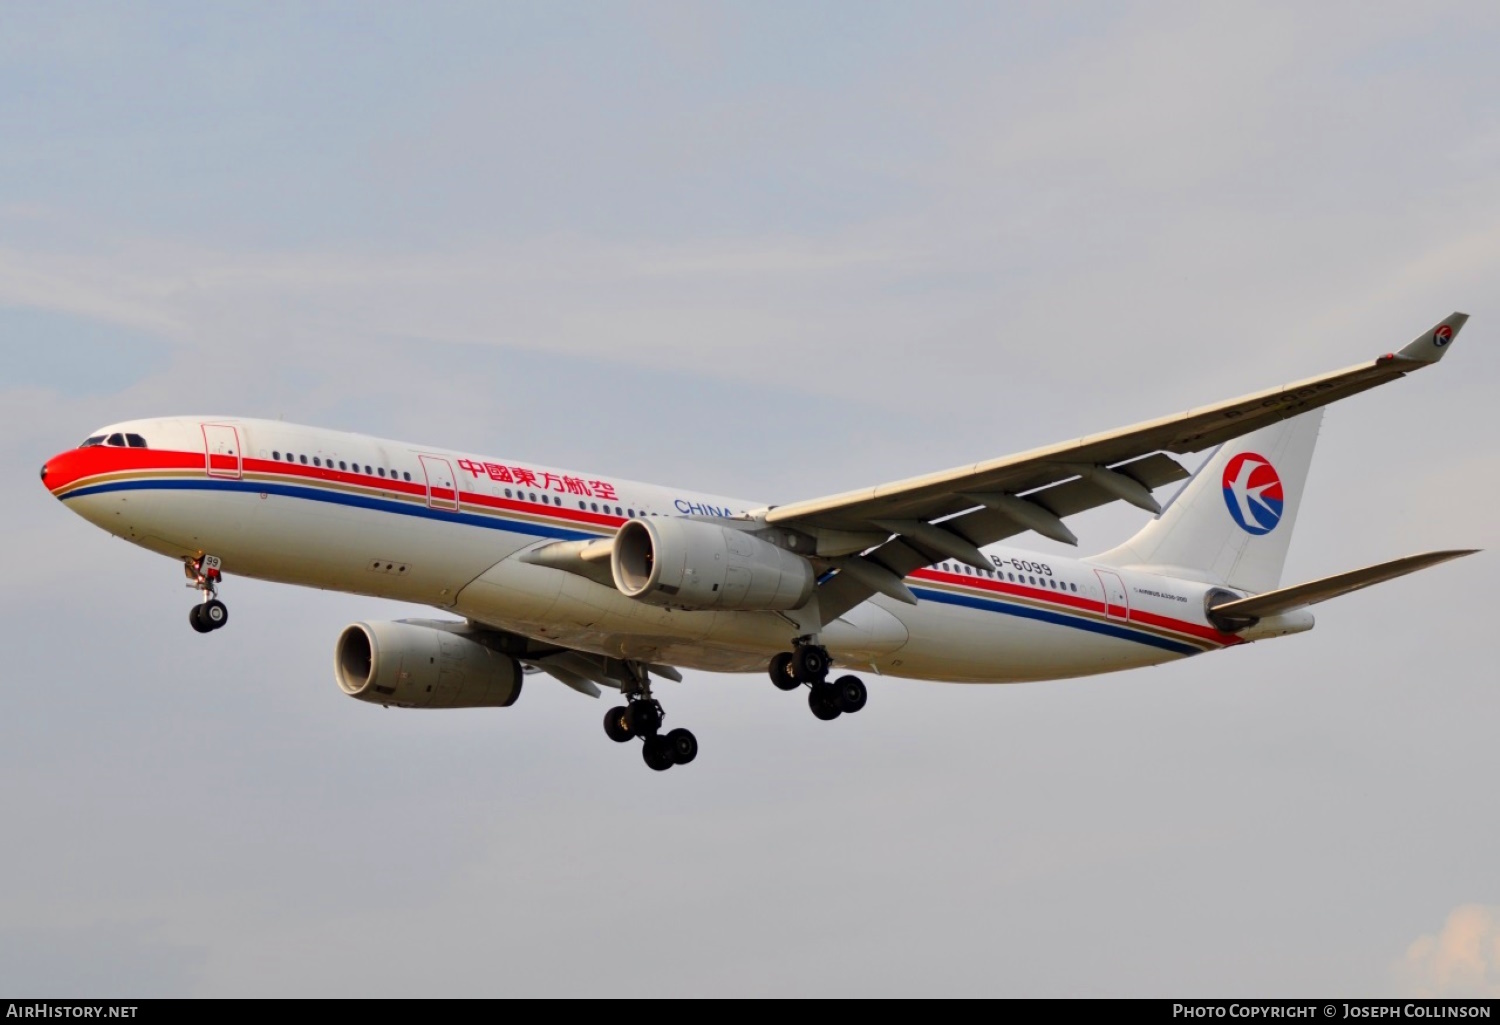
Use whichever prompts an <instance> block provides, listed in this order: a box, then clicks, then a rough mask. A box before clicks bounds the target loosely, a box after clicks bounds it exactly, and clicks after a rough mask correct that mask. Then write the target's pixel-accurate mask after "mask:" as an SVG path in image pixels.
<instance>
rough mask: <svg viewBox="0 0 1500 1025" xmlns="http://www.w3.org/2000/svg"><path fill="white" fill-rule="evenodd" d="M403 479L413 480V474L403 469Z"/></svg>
mask: <svg viewBox="0 0 1500 1025" xmlns="http://www.w3.org/2000/svg"><path fill="white" fill-rule="evenodd" d="M401 479H402V480H411V474H409V473H406V472H405V471H403V472H402V474H401Z"/></svg>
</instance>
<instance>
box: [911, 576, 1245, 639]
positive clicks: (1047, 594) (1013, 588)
mask: <svg viewBox="0 0 1500 1025" xmlns="http://www.w3.org/2000/svg"><path fill="white" fill-rule="evenodd" d="M910 576H912V577H915V578H917V579H919V580H930V581H936V582H940V583H945V584H958V585H959V586H961V587H969V588H973V589H974V590H976V591H989V592H992V593H994V594H1003V595H1011V596H1014V597H1018V598H1031V599H1034V600H1035V599H1040V600H1042V601H1045V602H1049V603H1051V604H1054V605H1064V606H1069V607H1072V608H1075V609H1079V610H1082V611H1085V612H1092V613H1094V614H1096V615H1100V616H1105V618H1107V619H1115V621H1117V622H1125V623H1135V624H1138V625H1140V626H1155V627H1159V628H1161V629H1165V630H1172V631H1175V632H1177V633H1183V634H1188V635H1190V636H1193V637H1198V638H1201V639H1202V640H1205V641H1213V642H1214V643H1216V644H1225V645H1227V644H1241V643H1243V641H1242V640H1241V639H1240V638H1239V637H1236V636H1235V635H1233V634H1226V633H1220V632H1219V631H1218V630H1215V629H1214V628H1213V627H1211V626H1204V625H1201V624H1198V623H1193V622H1189V621H1188V620H1185V619H1174V618H1172V617H1170V616H1162V615H1157V614H1156V613H1154V612H1143V611H1141V610H1139V609H1136V608H1133V607H1132V608H1131V609H1130V614H1129V618H1128V619H1125V620H1119V619H1118V618H1117V617H1110V616H1108V614H1107V612H1106V610H1105V607H1104V603H1103V602H1099V601H1095V600H1093V599H1092V598H1088V597H1086V596H1084V595H1081V594H1074V593H1072V592H1071V591H1068V592H1063V591H1053V590H1051V589H1050V588H1042V587H1032V586H1030V585H1028V584H1013V583H1010V582H1009V581H1003V580H991V579H990V578H989V577H968V576H963V575H962V574H959V573H951V572H947V571H944V570H938V569H919V570H916V571H914V572H913V573H911V574H910Z"/></svg>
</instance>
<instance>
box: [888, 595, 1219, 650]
mask: <svg viewBox="0 0 1500 1025" xmlns="http://www.w3.org/2000/svg"><path fill="white" fill-rule="evenodd" d="M911 593H912V594H914V595H916V596H917V597H918V598H923V599H925V600H927V601H936V602H942V603H944V604H945V605H962V606H964V607H965V608H971V609H981V610H983V611H985V612H1003V613H1004V614H1005V615H1007V616H1018V617H1020V618H1021V619H1035V620H1037V621H1038V622H1042V623H1051V624H1052V625H1053V626H1066V627H1072V628H1073V629H1074V630H1087V631H1089V632H1090V633H1096V634H1103V635H1104V636H1106V637H1115V638H1118V639H1120V640H1122V641H1134V642H1136V643H1137V644H1147V645H1150V646H1151V647H1153V648H1161V649H1163V650H1165V651H1170V652H1173V653H1174V654H1178V655H1197V654H1200V653H1201V652H1202V650H1203V649H1201V648H1195V647H1193V646H1191V645H1188V644H1181V643H1179V642H1177V641H1169V640H1167V639H1166V638H1165V637H1157V636H1156V635H1155V634H1148V633H1143V632H1141V631H1139V630H1133V629H1131V628H1130V627H1127V626H1119V625H1117V624H1115V623H1101V622H1099V621H1098V620H1095V619H1081V618H1079V617H1077V616H1070V615H1067V614H1066V613H1062V612H1054V611H1052V610H1051V609H1038V608H1032V607H1031V606H1030V605H1014V604H1011V603H1009V602H1005V601H996V600H993V599H989V598H980V597H977V596H974V595H969V594H954V593H953V592H951V591H932V590H928V589H927V588H925V587H913V588H912V589H911Z"/></svg>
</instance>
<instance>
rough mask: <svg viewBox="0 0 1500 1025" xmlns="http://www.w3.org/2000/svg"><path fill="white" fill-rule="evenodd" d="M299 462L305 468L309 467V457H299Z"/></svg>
mask: <svg viewBox="0 0 1500 1025" xmlns="http://www.w3.org/2000/svg"><path fill="white" fill-rule="evenodd" d="M297 461H298V462H300V463H301V464H302V465H303V466H306V465H307V457H306V456H298V457H297Z"/></svg>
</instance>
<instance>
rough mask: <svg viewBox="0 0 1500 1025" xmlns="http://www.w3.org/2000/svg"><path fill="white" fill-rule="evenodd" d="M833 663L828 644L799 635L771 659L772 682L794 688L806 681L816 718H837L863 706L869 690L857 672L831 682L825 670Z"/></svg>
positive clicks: (810, 703) (782, 686) (868, 695)
mask: <svg viewBox="0 0 1500 1025" xmlns="http://www.w3.org/2000/svg"><path fill="white" fill-rule="evenodd" d="M832 664H833V662H832V660H831V659H830V658H829V657H828V649H827V648H824V647H823V646H822V645H820V644H814V643H813V642H812V641H811V640H808V639H806V638H801V639H799V640H798V641H797V642H796V645H795V646H794V647H793V649H792V650H791V651H783V652H782V653H781V654H779V655H777V656H775V657H774V658H772V659H771V666H770V674H771V682H772V683H774V684H775V685H776V686H777V687H778V688H779V689H781V690H796V689H797V688H798V687H800V686H802V685H803V684H806V685H807V687H808V695H807V705H808V707H809V708H811V709H812V714H813V715H815V716H817V717H818V718H819V719H823V720H829V719H837V718H838V717H839V716H840V715H843V714H844V713H845V712H848V713H850V714H851V715H852V714H854V713H855V712H858V711H859V710H860V709H861V708H864V707H865V704H866V702H868V701H869V700H870V692H869V691H868V690H867V689H866V688H865V685H864V682H863V681H862V680H860V678H859V677H857V676H840V677H839V678H838V679H837V680H834V681H832V682H831V683H830V682H829V680H828V670H829V668H830V667H831V666H832Z"/></svg>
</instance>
